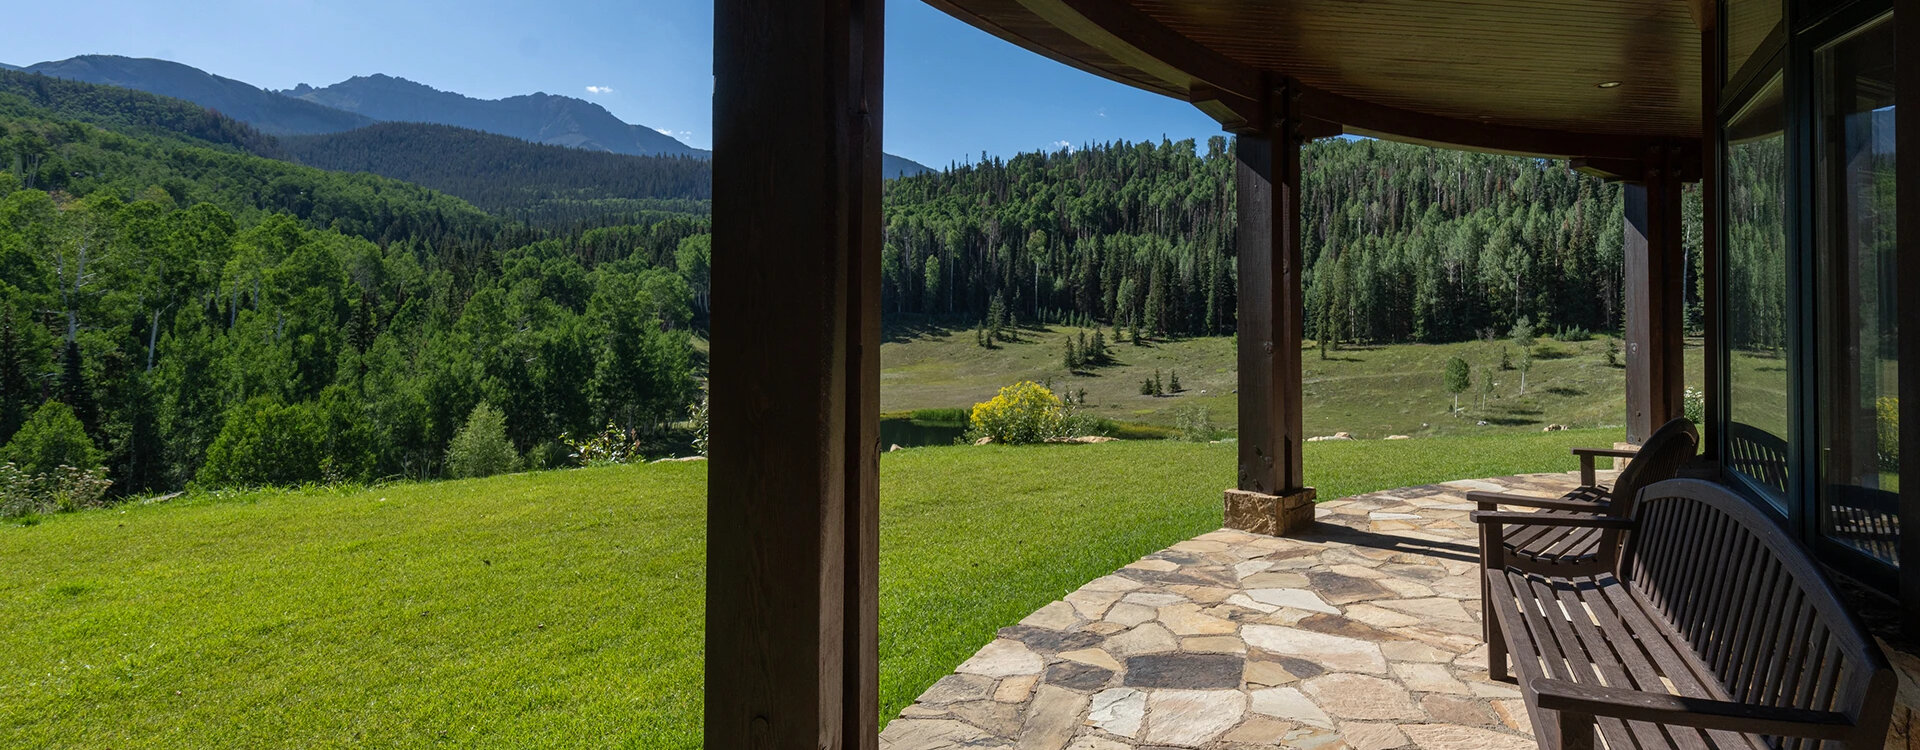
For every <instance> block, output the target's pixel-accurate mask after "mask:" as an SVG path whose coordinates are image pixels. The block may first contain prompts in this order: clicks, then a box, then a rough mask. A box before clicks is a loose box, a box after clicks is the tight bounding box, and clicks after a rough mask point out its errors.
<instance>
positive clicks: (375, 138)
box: [281, 122, 713, 223]
mask: <svg viewBox="0 0 1920 750" xmlns="http://www.w3.org/2000/svg"><path fill="white" fill-rule="evenodd" d="M281 142H282V144H283V146H284V147H285V149H286V151H287V153H289V154H290V155H291V156H292V157H293V158H295V159H297V160H299V161H300V162H301V163H304V164H309V165H312V166H316V167H320V168H322V169H330V170H335V171H341V172H371V173H374V174H379V175H383V176H386V177H392V178H394V179H399V180H405V181H407V182H411V183H415V184H419V185H424V186H426V187H429V188H433V189H435V190H439V191H441V192H444V193H449V194H452V195H457V196H460V197H462V198H465V199H467V200H469V201H472V202H473V203H474V205H477V206H479V207H481V208H483V209H486V210H487V211H491V212H493V213H496V214H500V215H504V216H508V217H511V218H521V219H537V220H538V221H540V222H541V223H553V222H556V221H565V220H566V219H567V218H569V216H570V215H571V216H580V217H584V216H595V215H601V214H604V213H607V212H616V211H621V210H632V209H648V208H661V207H674V208H679V209H681V210H699V209H703V208H704V206H705V204H706V201H708V200H709V199H711V198H712V197H713V170H712V168H711V166H710V165H709V164H708V163H707V160H705V159H700V158H695V157H690V156H628V155H625V154H615V153H608V152H604V151H588V150H585V149H577V148H566V147H562V146H549V145H543V144H538V143H528V142H526V141H523V140H520V139H518V138H509V137H507V136H503V135H494V134H491V133H482V132H480V131H477V130H467V129H465V128H457V127H452V126H449V125H428V124H422V123H406V122H388V123H380V124H376V125H372V126H369V127H364V128H359V129H356V130H349V131H346V132H343V133H331V134H327V135H313V136H300V137H289V138H285V139H282V141H281Z"/></svg>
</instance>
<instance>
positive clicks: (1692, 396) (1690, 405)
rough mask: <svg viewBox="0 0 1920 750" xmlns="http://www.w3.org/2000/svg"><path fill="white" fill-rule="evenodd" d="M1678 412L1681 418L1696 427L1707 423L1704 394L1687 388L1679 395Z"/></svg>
mask: <svg viewBox="0 0 1920 750" xmlns="http://www.w3.org/2000/svg"><path fill="white" fill-rule="evenodd" d="M1680 412H1681V416H1683V417H1686V418H1687V421H1689V422H1692V423H1694V425H1696V426H1698V425H1704V424H1706V423H1707V394H1706V392H1705V391H1696V390H1694V389H1692V388H1688V389H1686V390H1685V391H1683V392H1682V393H1681V394H1680Z"/></svg>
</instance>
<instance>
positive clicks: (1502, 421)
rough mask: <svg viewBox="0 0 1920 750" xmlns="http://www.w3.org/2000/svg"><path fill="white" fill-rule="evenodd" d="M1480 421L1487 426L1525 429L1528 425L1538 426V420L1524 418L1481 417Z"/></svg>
mask: <svg viewBox="0 0 1920 750" xmlns="http://www.w3.org/2000/svg"><path fill="white" fill-rule="evenodd" d="M1480 421H1482V422H1486V423H1487V424H1497V425H1500V426H1501V427H1526V426H1528V425H1536V424H1540V420H1538V419H1527V418H1525V417H1494V416H1487V417H1481V418H1480Z"/></svg>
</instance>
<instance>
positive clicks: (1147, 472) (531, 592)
mask: <svg viewBox="0 0 1920 750" xmlns="http://www.w3.org/2000/svg"><path fill="white" fill-rule="evenodd" d="M1616 439H1618V434H1617V431H1588V432H1565V433H1554V434H1546V435H1542V434H1534V435H1525V436H1522V435H1513V434H1508V435H1500V436H1485V437H1465V438H1434V439H1424V440H1409V441H1395V442H1381V441H1368V442H1352V443H1315V444H1312V445H1309V446H1308V447H1307V454H1306V463H1307V470H1308V478H1309V480H1310V481H1311V483H1312V484H1314V485H1317V486H1318V488H1319V490H1320V493H1321V496H1322V497H1325V498H1333V497H1339V496H1342V495H1346V494H1351V493H1355V492H1361V491H1367V490H1373V489H1380V488H1386V487H1394V486H1402V485H1409V484H1420V483H1427V482H1433V481H1439V480H1445V479H1456V478H1463V477H1476V476H1491V475H1499V474H1509V473H1515V472H1522V471H1546V470H1561V471H1565V470H1571V469H1573V468H1574V465H1575V464H1574V462H1573V460H1572V459H1571V457H1570V456H1568V454H1567V447H1568V446H1571V445H1579V444H1601V445H1605V444H1608V443H1611V442H1612V441H1613V440H1616ZM1233 461H1234V448H1233V446H1231V445H1220V444H1214V445H1209V444H1194V443H1176V442H1121V443H1108V444H1104V445H1075V446H1039V447H1031V448H1002V447H992V446H990V447H985V448H971V447H969V448H923V449H914V450H909V451H901V452H897V453H891V454H887V455H886V456H885V457H884V458H883V459H882V461H881V491H882V529H881V535H882V553H881V568H882V569H881V634H882V636H881V637H882V640H881V681H882V700H883V705H882V707H881V711H882V716H883V717H891V716H892V715H893V714H894V713H896V712H897V711H898V710H899V709H900V708H901V707H903V706H904V705H906V704H907V703H908V702H910V701H911V700H912V698H913V697H914V696H916V695H918V694H919V693H920V692H921V691H922V690H923V689H925V687H926V686H927V685H929V684H931V682H932V681H933V680H935V679H937V678H938V677H940V676H941V675H943V674H945V673H946V672H948V671H950V670H951V669H952V668H953V667H954V666H955V665H956V664H958V663H959V662H960V661H962V660H964V659H965V658H966V657H967V656H968V655H970V654H971V653H972V652H973V651H974V650H976V649H977V648H979V647H980V646H981V645H983V644H985V643H986V642H987V641H988V640H989V639H990V638H991V637H992V635H993V632H994V630H995V629H997V628H999V627H1001V626H1003V625H1007V624H1010V623H1012V622H1014V621H1016V620H1018V619H1019V618H1020V617H1023V616H1025V615H1026V614H1027V613H1028V612H1030V611H1032V610H1034V609H1036V608H1038V607H1039V606H1041V605H1043V604H1045V603H1046V602H1048V601H1051V600H1053V599H1055V598H1057V597H1059V596H1061V595H1063V594H1065V593H1066V592H1068V591H1071V590H1072V589H1073V588H1075V587H1077V586H1078V585H1080V584H1081V583H1083V582H1085V581H1087V580H1089V579H1092V578H1094V577H1097V576H1099V575H1102V574H1105V573H1107V572H1110V571H1112V570H1113V569H1115V568H1117V567H1119V566H1121V565H1123V564H1125V563H1126V562H1129V561H1131V560H1133V559H1135V558H1136V557H1138V556H1139V555H1142V554H1145V553H1148V552H1151V551H1153V550H1156V549H1159V548H1161V547H1164V546H1166V545H1168V544H1171V543H1173V542H1175V541H1178V540H1180V539H1183V538H1186V537H1189V536H1191V535H1193V534H1196V533H1199V532H1201V531H1204V530H1207V529H1211V528H1214V527H1215V526H1217V525H1218V523H1219V512H1220V511H1219V505H1220V494H1219V492H1220V489H1221V488H1223V487H1225V486H1226V485H1227V484H1228V483H1229V482H1230V481H1231V477H1232V474H1233V469H1232V466H1233ZM705 472H706V470H705V466H704V465H703V464H686V463H669V464H656V465H650V466H630V467H611V468H601V469H582V470H574V471H560V472H544V473H535V474H522V475H515V476H508V477H497V478H492V479H486V480H470V481H459V482H445V483H438V484H417V485H397V486H388V487H381V488H374V489H366V490H351V491H349V490H325V489H323V490H310V491H298V492H263V493H251V494H236V495H222V496H190V497H187V498H182V499H177V500H174V501H171V502H167V503H161V504H155V505H132V506H123V507H121V508H116V509H111V510H103V511H88V512H82V513H75V514H69V515H61V516H52V517H47V518H44V519H40V520H39V522H38V523H35V524H33V525H27V526H22V525H18V524H9V525H6V526H0V622H5V623H7V624H8V627H6V628H4V629H0V654H4V655H5V656H4V658H0V737H4V738H6V739H5V741H4V744H6V745H9V746H16V747H47V748H68V747H70V748H109V747H156V748H172V747H180V748H202V747H248V748H273V747H343V746H352V747H440V746H457V747H502V748H523V747H633V748H649V749H652V748H694V747H698V746H699V744H700V741H699V740H700V734H699V723H700V711H701V700H700V686H701V664H702V656H701V637H702V636H701V634H702V632H703V630H702V617H703V599H702V597H703V596H704V581H703V575H704V569H703V568H704V566H703V560H704V554H705V538H704V537H705V528H704V524H705V477H706V473H705ZM961 480H964V481H961Z"/></svg>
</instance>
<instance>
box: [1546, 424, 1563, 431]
mask: <svg viewBox="0 0 1920 750" xmlns="http://www.w3.org/2000/svg"><path fill="white" fill-rule="evenodd" d="M1564 429H1567V426H1566V425H1563V424H1550V425H1547V427H1546V429H1543V430H1541V432H1559V431H1561V430H1564Z"/></svg>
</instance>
